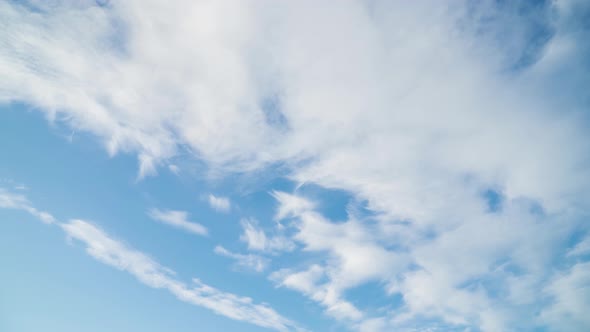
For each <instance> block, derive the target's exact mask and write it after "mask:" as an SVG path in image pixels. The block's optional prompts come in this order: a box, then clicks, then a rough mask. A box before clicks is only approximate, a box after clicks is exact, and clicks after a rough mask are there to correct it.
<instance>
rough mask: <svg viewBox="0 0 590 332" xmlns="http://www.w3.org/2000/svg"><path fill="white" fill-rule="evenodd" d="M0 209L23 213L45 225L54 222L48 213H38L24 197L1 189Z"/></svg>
mask: <svg viewBox="0 0 590 332" xmlns="http://www.w3.org/2000/svg"><path fill="white" fill-rule="evenodd" d="M0 208H3V209H16V210H22V211H25V212H27V213H29V214H31V215H32V216H34V217H35V218H38V219H39V220H41V221H42V222H43V223H46V224H53V223H55V222H56V220H55V218H54V217H53V216H52V215H51V214H50V213H48V212H45V211H40V210H38V209H37V208H35V207H34V206H32V205H31V203H30V202H29V200H28V199H27V198H26V197H25V196H24V195H22V194H16V193H12V192H10V191H6V190H5V189H3V188H0Z"/></svg>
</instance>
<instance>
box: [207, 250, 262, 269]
mask: <svg viewBox="0 0 590 332" xmlns="http://www.w3.org/2000/svg"><path fill="white" fill-rule="evenodd" d="M214 251H215V253H216V254H218V255H221V256H224V257H228V258H232V259H234V260H235V261H236V265H237V266H238V267H242V268H245V269H248V270H253V271H256V272H262V271H264V270H265V269H266V268H267V266H268V263H269V259H268V258H265V257H262V256H258V255H253V254H245V255H244V254H238V253H234V252H231V251H229V250H227V249H225V248H224V247H222V246H216V247H215V249H214Z"/></svg>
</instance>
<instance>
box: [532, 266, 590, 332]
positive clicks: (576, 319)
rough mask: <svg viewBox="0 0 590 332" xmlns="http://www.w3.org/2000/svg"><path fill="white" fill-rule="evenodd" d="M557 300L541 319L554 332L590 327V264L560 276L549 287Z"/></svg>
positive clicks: (575, 267) (548, 290) (548, 291)
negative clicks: (589, 313) (589, 312)
mask: <svg viewBox="0 0 590 332" xmlns="http://www.w3.org/2000/svg"><path fill="white" fill-rule="evenodd" d="M545 292H547V293H548V294H550V295H551V296H552V297H553V303H552V304H551V306H549V307H548V308H546V309H545V310H543V311H542V312H541V319H542V320H544V321H546V322H548V323H549V324H550V326H551V327H552V328H553V329H554V330H556V331H557V330H559V331H572V332H573V331H584V330H586V329H587V327H588V326H590V317H589V316H588V310H587V309H588V307H590V263H589V262H586V263H579V264H576V265H574V266H573V267H572V268H571V270H570V271H568V272H567V273H564V274H563V275H559V276H557V277H556V278H555V279H554V280H552V282H551V283H550V284H549V285H548V286H547V287H546V288H545Z"/></svg>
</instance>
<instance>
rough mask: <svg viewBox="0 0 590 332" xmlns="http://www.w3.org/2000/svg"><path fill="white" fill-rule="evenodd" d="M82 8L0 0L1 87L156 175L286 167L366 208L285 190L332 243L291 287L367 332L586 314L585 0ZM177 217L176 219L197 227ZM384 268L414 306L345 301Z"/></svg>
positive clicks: (304, 229)
mask: <svg viewBox="0 0 590 332" xmlns="http://www.w3.org/2000/svg"><path fill="white" fill-rule="evenodd" d="M75 3H76V5H72V4H73V3H72V2H70V1H63V2H59V3H57V4H55V5H54V6H49V5H44V4H42V3H36V4H33V6H37V7H38V8H37V10H34V11H33V10H31V8H30V6H23V5H20V4H18V3H14V2H4V3H0V22H1V23H0V76H2V77H4V79H3V80H2V82H0V101H3V102H13V101H19V102H25V103H28V104H30V105H33V106H35V107H36V108H38V109H40V110H41V111H42V112H45V114H46V115H47V117H48V118H49V119H51V120H59V121H64V122H66V123H68V124H69V125H70V126H71V127H73V128H75V129H76V130H81V131H86V132H90V133H92V134H94V135H95V136H96V137H97V139H98V140H99V141H100V142H101V143H102V144H103V145H104V146H105V147H106V149H107V150H108V152H109V153H110V154H116V153H119V152H124V153H133V154H136V155H137V157H138V160H139V175H140V176H146V175H150V174H155V173H156V172H157V170H158V168H159V167H161V166H162V165H165V164H166V162H167V161H168V160H169V159H171V158H173V157H178V156H179V155H180V154H181V153H180V152H181V151H182V152H184V151H188V152H189V153H188V155H189V156H190V157H189V158H195V159H199V160H200V161H203V162H204V163H206V164H207V165H208V166H209V170H210V171H211V173H213V174H215V175H219V174H221V175H222V176H223V175H227V174H233V173H234V172H237V173H240V174H244V173H246V174H247V173H248V172H250V171H264V170H266V169H268V168H267V167H268V166H274V165H280V166H281V170H284V174H283V175H284V176H286V177H287V178H289V179H291V180H292V181H294V182H297V183H299V184H305V183H313V184H315V185H319V186H321V187H324V188H328V189H339V190H344V191H346V192H348V193H350V194H351V195H352V196H353V197H354V200H355V201H356V202H361V203H359V204H360V205H362V209H366V210H368V211H371V215H370V216H366V215H363V214H362V213H356V212H354V211H352V210H351V211H349V216H348V219H347V220H345V221H344V222H341V223H337V222H335V221H334V220H330V218H327V217H326V216H324V215H323V214H322V213H320V212H319V211H318V209H316V207H319V206H320V204H316V202H314V201H313V200H311V199H306V198H305V197H301V196H300V195H297V194H296V193H295V194H291V193H284V192H275V193H274V196H275V197H276V198H277V200H278V202H279V204H278V212H277V214H276V219H277V220H280V221H281V222H283V223H285V224H286V225H288V227H289V229H291V230H292V231H293V232H294V235H293V238H292V239H291V240H292V241H296V242H297V243H299V244H300V245H301V246H302V247H303V250H304V251H305V252H312V253H315V254H317V255H318V258H317V261H314V262H311V263H309V264H308V266H306V267H305V268H301V267H294V266H285V267H284V268H283V269H281V270H280V271H278V272H276V273H274V274H273V275H272V277H271V279H272V280H274V281H275V282H276V283H277V284H278V285H281V286H284V287H288V288H292V289H294V290H297V291H300V292H302V293H303V294H305V295H306V296H309V297H310V298H312V299H313V300H315V301H317V302H318V303H320V304H321V305H323V306H324V307H325V308H326V311H327V312H328V313H329V314H331V315H332V316H334V317H336V318H337V319H340V320H342V321H344V322H347V324H348V325H350V326H353V327H357V328H358V329H365V330H368V329H374V330H389V329H391V328H392V327H393V328H398V329H403V328H407V329H412V328H418V327H421V326H420V324H423V322H422V321H421V318H424V317H426V318H428V319H431V320H433V321H436V323H432V324H439V325H436V326H442V327H441V329H443V330H444V329H445V328H449V326H451V327H459V328H460V327H464V328H474V329H481V330H483V331H497V330H506V329H510V328H512V329H519V328H522V329H530V328H532V327H533V326H536V325H542V326H548V327H549V328H552V329H554V330H561V329H565V328H569V327H567V326H571V328H572V329H575V328H583V327H588V321H587V320H586V319H585V318H584V317H582V316H580V311H579V310H578V309H577V308H588V303H587V302H585V301H583V300H582V298H581V297H578V296H577V293H576V292H575V290H576V289H583V287H587V285H588V280H587V276H586V274H585V273H584V267H586V266H585V265H584V264H585V263H584V262H579V261H576V260H582V258H580V256H579V255H577V254H576V253H577V251H576V249H574V251H573V252H574V254H571V253H570V254H568V252H570V251H568V248H570V247H571V246H572V243H568V242H567V241H566V240H565V239H571V238H572V234H574V233H575V232H577V233H582V234H584V233H587V232H588V226H587V222H585V220H586V219H587V215H588V213H589V212H590V211H588V210H589V208H588V207H590V190H589V189H588V188H590V161H589V160H588V157H587V156H588V155H590V139H589V137H588V136H589V132H590V131H589V130H588V128H589V126H588V125H589V122H590V121H589V119H588V116H589V115H588V114H589V113H588V103H587V101H588V98H589V97H590V95H589V93H588V90H587V88H586V87H587V86H589V85H590V75H589V73H590V69H589V64H588V60H587V59H588V58H590V57H589V55H590V52H589V51H590V47H588V45H587V43H583V42H579V41H583V40H588V38H589V37H590V32H589V30H588V27H587V24H586V23H585V21H586V20H587V16H588V13H590V6H588V4H587V2H585V1H583V0H559V1H552V2H549V1H540V2H534V4H531V2H528V1H509V2H506V1H504V2H502V1H500V2H498V1H491V0H490V1H477V2H474V1H454V2H452V3H448V2H436V3H432V2H427V1H415V2H412V3H408V2H401V1H353V0H344V1H338V2H330V1H328V2H322V3H320V4H318V3H317V2H312V1H296V2H281V3H277V2H275V1H229V0H227V1H226V0H222V1H188V0H186V1H184V0H177V1H168V2H165V3H163V2H160V1H152V0H148V1H145V0H143V1H139V0H129V1H120V2H115V1H112V2H110V3H109V5H108V6H98V7H97V6H95V5H94V3H93V2H91V1H88V2H84V1H82V2H75ZM89 77H90V78H92V80H89ZM492 196H493V197H496V198H497V202H496V203H494V204H490V197H492ZM6 202H9V203H6ZM6 202H5V204H6V205H9V204H16V203H10V202H11V201H6ZM17 205H18V204H17ZM492 205H493V206H492ZM362 209H361V208H359V210H362ZM176 212H177V213H176V214H175V215H174V216H173V217H171V218H164V217H162V216H161V218H160V219H167V220H168V223H172V224H174V225H176V226H178V227H184V228H185V229H190V228H191V227H192V228H194V227H193V226H190V227H188V228H187V225H192V224H187V223H186V222H187V220H186V215H182V214H181V213H180V214H179V212H178V211H176ZM170 220H172V221H170ZM242 226H243V229H244V233H243V235H242V239H243V241H244V242H246V243H247V245H248V247H249V248H250V249H251V250H259V251H273V248H274V250H275V251H280V250H279V248H276V246H277V245H276V244H273V241H272V239H270V238H269V237H267V235H266V233H265V232H264V231H261V230H260V229H259V228H257V227H256V225H255V224H253V223H251V222H248V221H246V222H244V223H243V225H242ZM193 232H195V233H199V232H201V233H203V232H204V228H203V229H200V231H198V230H197V228H194V229H193ZM277 243H278V242H277ZM575 245H576V248H578V247H577V245H579V246H580V247H579V248H581V249H579V250H580V252H582V251H583V250H585V249H584V248H585V247H584V246H585V245H583V244H575ZM366 257H372V258H373V259H374V260H375V262H378V263H376V264H369V263H368V262H367V260H366ZM114 259H115V258H114ZM562 259H563V260H564V263H563V264H562V265H560V264H556V262H557V261H559V260H562ZM117 260H118V258H116V259H115V261H114V262H117ZM372 282H376V283H378V284H379V285H380V287H381V288H382V291H383V295H384V296H393V295H396V294H397V295H399V296H401V298H402V299H403V304H402V305H401V306H400V308H392V307H387V306H386V307H385V308H382V309H383V310H382V311H384V312H386V313H385V314H381V315H376V314H373V313H368V312H367V311H365V310H363V308H361V307H360V306H359V305H358V304H356V303H354V301H353V300H351V299H347V297H346V291H347V290H351V289H354V288H355V287H359V286H361V285H363V284H366V283H372ZM186 287H188V286H186ZM544 295H546V296H547V297H548V298H547V299H546V298H541V297H542V296H544ZM582 295H585V294H583V293H582ZM449 299H451V300H449ZM545 300H547V301H548V303H550V304H548V305H547V306H546V307H540V306H541V305H542V304H544V303H547V302H545ZM394 309H395V310H394ZM538 312H541V314H540V315H537V314H536V313H538ZM524 317H527V319H525V318H524ZM568 323H571V325H568ZM427 327H428V326H427Z"/></svg>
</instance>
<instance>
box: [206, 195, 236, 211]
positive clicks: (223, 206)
mask: <svg viewBox="0 0 590 332" xmlns="http://www.w3.org/2000/svg"><path fill="white" fill-rule="evenodd" d="M208 202H209V206H211V208H212V209H213V210H215V211H219V212H229V210H230V209H231V202H230V200H229V198H227V197H221V196H219V197H218V196H215V195H213V194H209V198H208Z"/></svg>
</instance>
